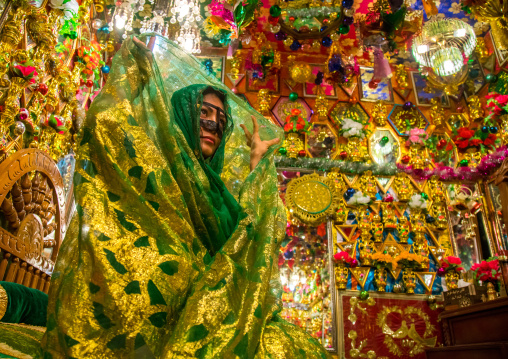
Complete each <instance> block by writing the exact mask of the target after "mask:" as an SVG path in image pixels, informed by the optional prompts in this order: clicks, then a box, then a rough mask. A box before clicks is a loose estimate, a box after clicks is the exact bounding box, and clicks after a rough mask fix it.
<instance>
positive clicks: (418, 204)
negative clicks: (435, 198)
mask: <svg viewBox="0 0 508 359" xmlns="http://www.w3.org/2000/svg"><path fill="white" fill-rule="evenodd" d="M408 205H409V207H411V208H421V209H425V208H427V201H426V200H424V199H423V198H422V196H421V195H419V194H414V195H413V196H411V200H410V201H409V203H408Z"/></svg>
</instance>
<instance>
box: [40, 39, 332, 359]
mask: <svg viewBox="0 0 508 359" xmlns="http://www.w3.org/2000/svg"><path fill="white" fill-rule="evenodd" d="M251 116H254V120H251V119H250V117H251ZM245 119H247V121H246V123H245V124H244V120H245ZM251 121H252V122H253V125H254V128H253V130H252V135H251V134H250V132H249V130H248V129H247V127H250V126H251ZM258 123H259V125H258ZM240 126H242V127H243V128H245V133H244V131H242V129H241V128H240ZM246 126H247V127H246ZM245 135H247V139H248V142H249V143H246V141H245ZM280 135H281V134H280V131H279V129H277V128H276V127H275V126H272V125H270V124H269V123H268V122H267V121H266V120H265V119H264V118H263V117H261V116H260V115H259V114H258V113H256V112H255V111H254V110H252V109H251V108H250V107H249V106H248V105H247V104H245V103H244V102H243V100H241V99H240V98H238V97H236V96H234V95H233V94H232V93H231V91H229V90H228V89H227V88H226V87H225V86H224V85H223V84H221V83H220V82H218V81H214V80H211V79H210V77H209V76H208V75H207V74H206V73H205V72H204V71H202V70H201V68H200V64H199V63H198V62H197V61H196V60H195V59H194V58H193V57H191V56H189V55H187V54H185V52H183V51H182V50H181V49H179V48H178V47H177V46H175V45H174V44H173V43H172V42H169V41H166V40H164V39H163V38H160V37H157V41H156V43H155V48H154V50H153V57H152V55H151V54H150V55H148V56H147V53H146V51H145V50H144V49H143V48H142V46H137V45H136V44H135V43H134V41H133V39H127V40H126V41H125V42H124V44H123V46H122V48H121V49H120V50H119V51H118V53H117V54H116V55H115V58H114V61H113V65H112V71H111V73H110V75H109V78H108V81H107V83H106V85H105V87H104V89H103V90H102V92H101V94H100V95H99V96H98V97H97V98H96V99H95V101H94V102H93V104H92V106H91V108H90V110H89V111H88V116H87V120H86V123H85V125H84V128H83V131H82V134H81V137H80V141H79V143H80V151H79V153H78V155H77V166H76V167H77V173H76V175H75V178H74V186H75V187H74V188H75V197H76V203H77V215H76V217H75V218H74V219H73V221H72V223H71V226H70V228H69V230H68V233H67V235H66V239H65V241H64V242H63V244H62V246H61V249H60V253H59V257H58V261H57V264H56V268H55V271H54V273H53V277H52V284H51V288H50V294H49V306H48V322H47V332H46V334H45V336H44V338H43V341H42V351H41V358H54V359H56V358H145V357H146V358H148V357H152V358H194V357H195V358H237V357H238V358H265V357H266V358H325V357H326V351H325V350H324V349H323V347H322V346H321V345H320V344H319V342H317V341H316V340H315V339H313V338H311V337H310V336H309V335H308V334H306V333H305V332H304V331H303V330H301V329H300V328H298V327H296V326H294V325H291V324H289V323H287V322H285V321H283V320H282V319H280V317H279V312H280V311H281V288H280V281H279V274H278V264H277V255H278V250H279V246H280V242H281V241H282V239H283V237H284V232H285V223H286V217H285V210H284V207H283V206H282V202H281V200H280V198H279V195H278V191H277V181H276V170H275V166H274V164H273V152H274V151H273V150H274V148H269V147H270V146H272V145H275V143H276V142H278V141H277V140H273V139H274V138H277V139H278V138H279V137H280ZM248 145H250V147H251V148H249V146H248Z"/></svg>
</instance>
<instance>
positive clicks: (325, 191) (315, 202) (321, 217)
mask: <svg viewBox="0 0 508 359" xmlns="http://www.w3.org/2000/svg"><path fill="white" fill-rule="evenodd" d="M338 204H339V197H338V194H337V192H336V190H335V183H334V182H333V180H332V179H329V178H327V177H322V176H319V175H318V174H315V173H314V174H311V175H305V176H302V177H299V178H295V179H293V180H291V182H289V184H288V187H287V190H286V206H287V207H288V208H289V209H290V211H293V212H292V213H293V215H294V216H295V217H297V218H298V219H300V220H301V221H302V222H304V223H308V224H319V223H322V222H323V221H325V220H326V217H327V216H329V215H332V214H333V213H334V212H335V209H336V208H337V206H338Z"/></svg>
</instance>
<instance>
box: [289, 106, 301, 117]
mask: <svg viewBox="0 0 508 359" xmlns="http://www.w3.org/2000/svg"><path fill="white" fill-rule="evenodd" d="M301 113H302V111H301V110H300V109H299V108H293V109H291V115H293V116H298V115H299V114H301Z"/></svg>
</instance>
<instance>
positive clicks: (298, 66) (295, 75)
mask: <svg viewBox="0 0 508 359" xmlns="http://www.w3.org/2000/svg"><path fill="white" fill-rule="evenodd" d="M288 67H289V77H290V78H291V80H293V81H294V82H295V83H302V84H303V83H305V82H308V81H310V80H311V79H312V67H311V66H310V65H309V64H307V63H305V62H295V56H294V55H291V56H288Z"/></svg>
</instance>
